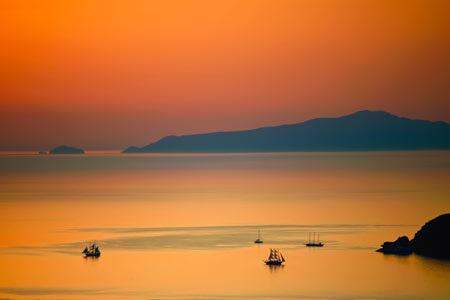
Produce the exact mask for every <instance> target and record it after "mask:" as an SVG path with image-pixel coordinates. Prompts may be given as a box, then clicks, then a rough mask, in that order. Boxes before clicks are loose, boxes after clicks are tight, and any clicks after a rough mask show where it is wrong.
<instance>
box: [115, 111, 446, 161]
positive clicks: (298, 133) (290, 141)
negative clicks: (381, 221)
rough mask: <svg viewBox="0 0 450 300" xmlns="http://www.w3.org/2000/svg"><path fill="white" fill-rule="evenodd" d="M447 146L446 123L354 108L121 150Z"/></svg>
mask: <svg viewBox="0 0 450 300" xmlns="http://www.w3.org/2000/svg"><path fill="white" fill-rule="evenodd" d="M445 149H447V150H448V149H450V124H448V123H446V122H431V121H425V120H413V119H408V118H401V117H398V116H395V115H392V114H390V113H388V112H384V111H369V110H364V111H359V112H356V113H353V114H350V115H347V116H343V117H338V118H319V119H313V120H309V121H306V122H302V123H297V124H291V125H281V126H274V127H263V128H258V129H252V130H245V131H229V132H213V133H205V134H192V135H182V136H167V137H164V138H163V139H161V140H159V141H157V142H155V143H152V144H149V145H147V146H144V147H142V148H138V147H129V148H127V149H125V150H124V151H123V152H122V153H220V152H228V153H230V152H296V151H378V150H445Z"/></svg>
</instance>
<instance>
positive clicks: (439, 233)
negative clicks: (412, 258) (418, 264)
mask: <svg viewBox="0 0 450 300" xmlns="http://www.w3.org/2000/svg"><path fill="white" fill-rule="evenodd" d="M377 252H382V253H385V254H398V255H409V254H411V253H413V252H414V253H417V254H420V255H425V256H431V257H436V258H450V214H443V215H440V216H439V217H437V218H434V219H433V220H431V221H429V222H427V223H426V224H425V225H423V226H422V228H421V229H420V230H419V231H417V233H416V234H415V235H414V238H413V239H412V240H411V241H410V240H409V239H408V237H406V236H402V237H399V238H398V239H397V240H396V241H395V242H385V243H384V244H383V245H382V246H381V248H380V249H378V250H377Z"/></svg>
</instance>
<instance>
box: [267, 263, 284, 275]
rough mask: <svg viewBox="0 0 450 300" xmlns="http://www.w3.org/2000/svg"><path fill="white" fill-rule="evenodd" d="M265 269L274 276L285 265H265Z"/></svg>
mask: <svg viewBox="0 0 450 300" xmlns="http://www.w3.org/2000/svg"><path fill="white" fill-rule="evenodd" d="M266 267H267V268H269V271H270V273H271V274H275V273H278V272H279V271H281V270H283V269H284V267H285V265H266Z"/></svg>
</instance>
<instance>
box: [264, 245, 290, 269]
mask: <svg viewBox="0 0 450 300" xmlns="http://www.w3.org/2000/svg"><path fill="white" fill-rule="evenodd" d="M285 261H286V260H285V259H284V257H283V254H281V252H280V250H278V249H272V248H271V249H270V255H269V258H268V259H266V260H265V261H264V262H265V263H266V265H271V266H280V265H281V264H282V263H284V262H285Z"/></svg>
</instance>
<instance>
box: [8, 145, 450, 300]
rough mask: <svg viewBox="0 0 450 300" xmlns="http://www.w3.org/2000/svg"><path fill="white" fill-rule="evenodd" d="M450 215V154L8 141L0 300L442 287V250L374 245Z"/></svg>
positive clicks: (346, 294) (360, 293)
mask: <svg viewBox="0 0 450 300" xmlns="http://www.w3.org/2000/svg"><path fill="white" fill-rule="evenodd" d="M449 212H450V151H389V152H339V153H336V152H329V153H328V152H327V153H322V152H321V153H245V154H120V153H119V152H118V151H107V152H102V151H92V152H88V153H86V154H84V155H38V154H35V153H32V152H4V153H0V299H41V300H42V299H158V300H163V299H164V300H169V299H170V300H172V299H174V300H175V299H189V300H193V299H200V300H222V299H231V300H240V299H450V261H449V260H440V259H434V258H428V257H423V256H420V255H415V254H413V255H409V256H395V255H384V254H382V253H378V252H375V250H377V249H378V248H379V247H380V245H381V244H382V243H383V242H384V241H393V240H395V239H397V237H399V236H404V235H405V236H408V237H409V238H413V237H414V234H415V232H417V231H418V230H419V229H420V228H421V226H423V224H425V223H426V222H427V221H429V220H431V219H433V218H435V217H437V216H439V215H441V214H444V213H449ZM258 231H259V232H260V234H261V239H262V240H263V241H264V243H262V244H255V243H254V240H255V239H256V238H257V237H258ZM313 238H315V239H316V240H320V242H322V243H323V244H324V247H321V248H308V247H306V246H305V243H307V242H309V241H310V240H312V239H313ZM442 238H446V239H448V237H442ZM90 243H96V244H97V245H98V246H99V248H100V251H101V255H100V257H98V258H92V257H90V258H85V257H83V255H82V253H81V252H82V251H83V249H84V248H85V247H86V246H87V245H89V244H90ZM270 249H278V250H279V251H280V252H281V253H282V254H283V256H284V258H285V259H286V262H285V263H284V264H283V265H282V266H268V265H266V264H264V260H265V259H267V257H268V256H269V254H270Z"/></svg>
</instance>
